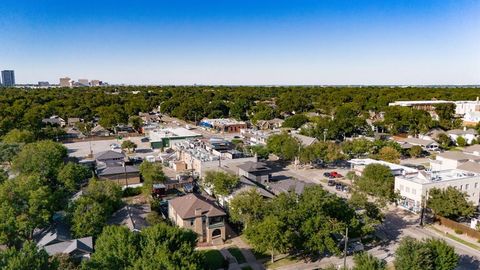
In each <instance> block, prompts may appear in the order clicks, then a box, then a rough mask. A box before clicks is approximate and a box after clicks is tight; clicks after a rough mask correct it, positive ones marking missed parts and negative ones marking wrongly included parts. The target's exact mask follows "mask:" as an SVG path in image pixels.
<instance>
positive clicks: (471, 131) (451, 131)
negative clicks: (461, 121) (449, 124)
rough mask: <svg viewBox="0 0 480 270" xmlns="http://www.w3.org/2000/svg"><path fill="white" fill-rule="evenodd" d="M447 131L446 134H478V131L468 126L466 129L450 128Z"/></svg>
mask: <svg viewBox="0 0 480 270" xmlns="http://www.w3.org/2000/svg"><path fill="white" fill-rule="evenodd" d="M447 133H448V134H454V135H466V134H472V135H477V134H478V132H477V131H476V130H475V129H473V128H469V129H466V130H463V129H452V130H449V131H447Z"/></svg>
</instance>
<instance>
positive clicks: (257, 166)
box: [237, 161, 270, 172]
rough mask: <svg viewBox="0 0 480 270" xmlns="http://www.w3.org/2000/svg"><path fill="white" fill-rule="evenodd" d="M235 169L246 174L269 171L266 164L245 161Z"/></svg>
mask: <svg viewBox="0 0 480 270" xmlns="http://www.w3.org/2000/svg"><path fill="white" fill-rule="evenodd" d="M237 167H238V168H239V169H242V170H244V171H246V172H258V171H267V170H270V168H269V167H267V164H265V163H263V162H253V161H247V162H245V163H243V164H240V165H238V166H237Z"/></svg>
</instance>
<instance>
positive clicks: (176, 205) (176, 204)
mask: <svg viewBox="0 0 480 270" xmlns="http://www.w3.org/2000/svg"><path fill="white" fill-rule="evenodd" d="M169 204H170V205H171V206H172V207H173V209H175V211H176V212H177V214H178V215H179V216H180V217H181V218H182V219H189V218H194V217H195V209H201V210H202V215H206V216H207V217H216V216H224V215H226V214H225V212H224V211H223V210H222V209H221V208H220V207H218V206H216V205H215V204H214V203H213V202H212V201H209V200H207V199H206V198H205V197H203V196H201V195H197V194H193V193H190V194H188V195H185V196H181V197H176V198H175V199H172V200H170V201H169Z"/></svg>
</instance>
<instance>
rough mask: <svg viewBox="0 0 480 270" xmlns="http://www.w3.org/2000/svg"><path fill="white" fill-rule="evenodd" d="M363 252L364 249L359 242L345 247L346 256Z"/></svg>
mask: <svg viewBox="0 0 480 270" xmlns="http://www.w3.org/2000/svg"><path fill="white" fill-rule="evenodd" d="M364 250H365V247H364V246H363V244H362V243H361V242H360V241H355V242H351V243H348V245H347V255H352V254H355V253H359V252H362V251H364Z"/></svg>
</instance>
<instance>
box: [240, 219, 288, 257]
mask: <svg viewBox="0 0 480 270" xmlns="http://www.w3.org/2000/svg"><path fill="white" fill-rule="evenodd" d="M283 227H284V225H283V223H282V222H281V221H280V220H279V219H278V217H275V216H267V217H265V218H264V219H263V220H262V221H261V222H258V223H253V224H251V226H248V227H247V228H246V230H245V233H246V234H247V237H248V239H249V241H250V242H251V244H252V245H253V246H254V248H255V250H257V251H259V252H269V253H270V255H271V261H272V263H273V262H274V259H275V257H274V256H275V252H285V251H286V250H287V245H288V241H289V239H288V237H287V235H286V234H285V231H284V230H283Z"/></svg>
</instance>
